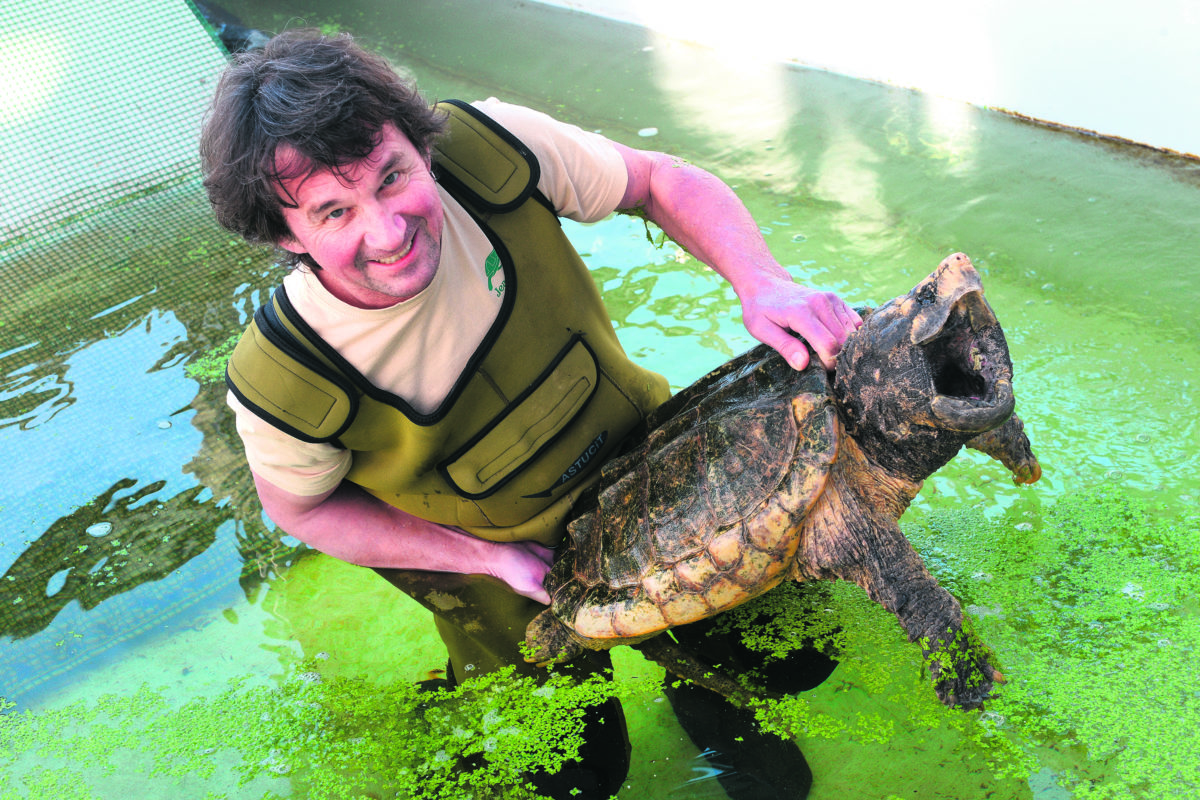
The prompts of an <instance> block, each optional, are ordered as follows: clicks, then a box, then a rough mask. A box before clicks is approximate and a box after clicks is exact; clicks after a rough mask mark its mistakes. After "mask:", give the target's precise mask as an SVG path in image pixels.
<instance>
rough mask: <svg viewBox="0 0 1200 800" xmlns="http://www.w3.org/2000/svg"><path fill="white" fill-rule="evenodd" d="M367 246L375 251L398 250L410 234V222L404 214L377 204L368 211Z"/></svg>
mask: <svg viewBox="0 0 1200 800" xmlns="http://www.w3.org/2000/svg"><path fill="white" fill-rule="evenodd" d="M367 223H368V226H367V232H366V236H365V240H366V244H367V246H368V247H370V248H371V249H373V250H380V251H383V252H389V251H392V250H398V249H399V248H400V246H401V245H402V244H404V238H405V236H406V235H407V234H408V221H407V220H406V219H405V217H404V215H403V214H400V213H398V212H396V211H395V210H394V209H391V208H389V207H388V206H387V205H386V204H383V203H375V204H374V205H373V206H372V208H371V209H370V210H369V211H368V219H367Z"/></svg>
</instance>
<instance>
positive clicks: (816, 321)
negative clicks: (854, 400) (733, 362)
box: [742, 274, 862, 372]
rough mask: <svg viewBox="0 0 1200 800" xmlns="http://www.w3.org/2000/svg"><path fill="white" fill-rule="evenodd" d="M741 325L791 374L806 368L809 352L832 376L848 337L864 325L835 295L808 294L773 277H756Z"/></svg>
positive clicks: (788, 281)
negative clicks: (773, 352) (777, 356)
mask: <svg viewBox="0 0 1200 800" xmlns="http://www.w3.org/2000/svg"><path fill="white" fill-rule="evenodd" d="M743 294H744V296H743V297H742V321H743V322H744V323H745V325H746V330H747V331H749V332H750V335H751V336H753V337H754V338H755V339H758V340H759V341H760V342H762V343H763V344H766V345H769V346H771V347H773V348H775V349H776V350H777V351H779V354H780V355H781V356H783V357H784V359H786V360H787V362H788V364H790V365H791V366H792V369H797V370H801V369H804V368H805V367H807V366H808V360H809V359H808V349H807V348H806V347H805V346H804V342H802V341H800V339H798V338H797V337H798V336H799V337H803V338H804V340H805V341H807V342H808V343H809V345H810V346H811V347H812V349H813V350H814V351H815V352H816V354H817V357H818V358H819V359H820V360H821V364H822V365H823V366H824V367H825V369H826V370H829V371H831V372H832V371H833V368H834V365H835V364H836V363H837V354H838V353H839V352H841V349H842V343H843V342H845V341H846V337H847V336H849V335H850V334H851V333H853V332H854V331H855V330H857V329H858V327H859V326H860V325H862V319H861V318H860V317H859V316H858V314H857V313H855V311H854V309H852V308H850V306H848V305H846V303H845V301H843V300H842V299H841V298H840V297H838V296H837V295H836V294H834V293H833V292H822V291H818V290H816V289H809V288H807V287H805V286H801V285H800V284H798V283H794V282H792V281H791V279H790V278H780V277H778V276H776V275H774V274H764V275H762V276H760V277H757V278H756V279H755V280H754V281H753V282H752V283H751V285H750V289H749V290H745V289H744V290H743Z"/></svg>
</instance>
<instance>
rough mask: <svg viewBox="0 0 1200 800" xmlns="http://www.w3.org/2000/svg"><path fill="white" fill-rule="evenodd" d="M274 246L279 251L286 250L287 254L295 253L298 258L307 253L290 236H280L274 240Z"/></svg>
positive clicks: (302, 246)
mask: <svg viewBox="0 0 1200 800" xmlns="http://www.w3.org/2000/svg"><path fill="white" fill-rule="evenodd" d="M275 244H277V245H278V246H279V247H280V248H281V249H283V250H287V251H288V252H289V253H295V254H296V255H298V256H301V255H304V254H305V253H307V252H308V251H307V250H305V249H304V245H302V244H300V243H299V242H297V241H296V240H295V239H293V238H292V237H291V236H280V237H279V238H278V239H276V240H275Z"/></svg>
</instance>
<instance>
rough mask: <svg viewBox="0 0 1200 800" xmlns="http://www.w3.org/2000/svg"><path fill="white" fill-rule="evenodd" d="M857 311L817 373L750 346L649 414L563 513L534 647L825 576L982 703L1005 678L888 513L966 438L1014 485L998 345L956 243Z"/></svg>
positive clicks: (585, 644)
mask: <svg viewBox="0 0 1200 800" xmlns="http://www.w3.org/2000/svg"><path fill="white" fill-rule="evenodd" d="M862 313H864V314H865V316H864V323H863V326H862V327H861V328H860V329H859V330H858V331H856V332H855V333H854V334H852V335H851V336H850V337H849V339H848V340H847V341H846V343H845V345H844V347H843V349H842V352H841V354H840V355H839V357H838V361H837V369H836V372H835V376H834V378H833V380H832V386H831V381H830V376H829V375H827V374H826V372H825V371H824V369H822V368H821V367H820V365H819V363H818V362H817V360H816V359H815V358H814V359H813V361H812V364H813V366H810V367H809V368H808V369H806V370H803V371H800V372H797V371H795V370H792V369H791V368H790V367H789V366H788V365H787V364H786V362H784V361H783V359H782V358H781V357H779V356H778V354H776V353H774V351H771V350H769V349H768V348H766V347H765V346H759V347H757V348H755V349H753V350H751V351H749V352H748V353H745V354H743V355H742V356H740V357H738V358H735V359H733V360H732V361H730V362H728V363H727V364H725V365H724V366H722V367H720V368H718V369H716V370H715V371H713V372H712V373H710V374H709V375H707V376H705V377H704V378H702V379H701V380H700V381H698V382H697V383H695V384H694V385H692V386H691V387H689V388H688V389H685V390H684V391H682V392H680V393H679V394H677V395H675V396H674V397H673V398H671V399H670V400H668V401H667V402H666V403H665V404H664V405H663V406H662V407H661V408H660V409H658V410H657V411H656V412H655V413H654V414H653V415H652V416H651V418H650V420H649V421H648V423H647V426H646V429H645V431H644V432H643V434H642V435H641V436H636V435H635V436H634V437H632V439H631V441H632V442H633V444H631V445H630V446H628V447H627V448H626V451H625V453H624V454H623V455H622V456H620V457H618V458H616V459H614V460H613V461H611V462H609V463H608V464H607V465H605V466H604V468H603V470H602V473H601V477H600V479H599V481H598V482H597V484H596V486H595V487H593V490H592V493H591V495H590V499H589V500H588V501H587V505H586V506H585V507H584V510H582V511H580V512H579V513H578V515H577V516H576V517H575V518H574V519H573V521H572V522H571V523H570V525H569V527H568V532H569V536H568V543H567V544H566V545H565V546H564V548H563V551H562V552H561V553H560V555H559V557H558V559H557V560H556V562H555V564H554V566H553V568H552V569H551V571H550V573H549V574H548V575H547V577H546V581H545V586H546V588H547V590H548V591H549V592H550V595H551V597H552V603H551V606H550V607H549V608H548V609H547V610H546V611H544V612H542V613H541V614H540V615H539V616H538V617H536V618H535V619H534V620H533V621H532V622H531V623H530V625H529V626H528V629H527V631H526V644H527V646H528V647H529V656H528V657H529V660H531V661H537V662H539V663H546V662H550V661H555V660H566V659H569V658H571V657H573V656H574V655H576V654H578V653H579V652H581V648H592V649H602V648H608V647H612V646H614V645H617V644H637V643H639V642H643V641H644V640H647V639H650V638H651V637H654V636H655V635H656V634H659V633H661V632H662V631H665V630H666V629H668V628H671V627H674V626H676V625H684V624H687V623H689V622H694V621H697V620H700V619H703V618H706V617H710V616H713V615H715V614H718V613H720V612H722V611H726V610H728V609H730V608H733V607H734V606H737V605H739V604H741V603H744V602H746V601H747V600H749V599H751V598H753V597H756V596H758V595H761V594H763V593H764V592H766V591H768V590H769V589H771V588H772V587H774V586H776V585H777V584H779V583H780V582H781V581H783V580H786V579H788V578H791V579H793V580H797V581H805V580H834V579H839V578H840V579H842V580H847V581H853V582H854V583H856V584H858V585H859V586H862V587H863V588H864V589H865V590H866V591H867V593H868V594H869V596H870V597H871V598H872V599H873V600H875V601H876V602H878V603H880V604H882V605H883V606H884V607H885V608H887V609H888V610H889V611H891V612H892V613H893V614H895V615H896V616H897V617H898V618H899V620H900V624H901V625H902V626H903V628H904V630H905V631H906V632H907V634H908V637H909V640H910V641H918V640H919V641H920V642H921V643H922V646H923V648H924V650H925V653H926V655H927V656H928V657H929V661H930V667H931V672H932V673H933V680H934V687H935V689H936V691H937V694H938V696H939V698H941V700H942V701H943V702H944V703H946V704H948V705H958V706H962V707H966V708H972V707H977V706H978V705H980V704H981V703H982V701H983V699H985V698H986V697H987V695H988V693H989V691H990V689H991V687H992V684H993V681H1002V680H1003V676H1001V674H1000V673H999V671H997V670H996V669H995V667H993V666H992V664H991V663H990V653H989V652H988V651H987V649H986V648H985V647H983V646H982V645H980V644H978V643H977V642H973V641H969V639H968V637H966V636H965V635H964V634H963V632H962V624H963V617H962V610H961V608H960V606H959V603H958V601H957V600H956V599H955V598H954V597H953V596H951V595H950V593H949V592H947V591H946V590H945V589H943V588H942V587H941V586H940V585H939V584H938V583H937V581H936V580H935V579H934V578H933V576H932V575H930V573H929V571H928V570H927V569H926V568H925V566H924V564H923V563H922V561H921V558H920V556H918V555H917V553H916V551H914V550H913V548H912V546H911V545H910V544H909V543H908V540H907V539H906V538H905V537H904V535H903V534H902V533H901V531H900V528H899V526H898V524H897V520H898V519H899V518H900V516H901V515H902V514H903V513H904V511H905V509H906V508H907V507H908V505H909V503H910V502H911V501H912V499H913V497H915V496H916V494H917V492H918V490H919V489H920V488H921V484H922V482H923V481H924V480H925V478H927V477H929V476H930V475H932V474H933V473H934V472H935V471H936V470H938V469H939V468H940V467H942V466H943V465H944V464H946V463H947V462H948V461H949V460H950V459H951V458H953V457H954V456H955V454H957V453H958V452H959V450H960V449H961V448H962V447H963V445H967V446H971V447H975V448H977V449H980V450H982V451H983V452H986V453H988V454H989V455H991V456H992V457H994V458H996V459H998V460H1000V461H1001V462H1002V463H1004V465H1005V466H1007V467H1008V468H1009V470H1010V471H1011V472H1012V473H1013V475H1014V480H1015V481H1016V482H1017V483H1033V482H1034V481H1036V480H1037V479H1038V478H1039V477H1040V476H1041V468H1040V467H1039V465H1038V462H1037V460H1036V458H1035V457H1034V455H1033V453H1032V451H1031V449H1030V445H1029V440H1028V439H1027V438H1026V436H1025V434H1024V431H1023V425H1022V423H1021V420H1020V419H1019V418H1018V417H1016V416H1015V415H1013V413H1012V412H1013V406H1014V397H1013V391H1012V363H1011V361H1010V359H1009V354H1008V346H1007V343H1006V341H1005V338H1004V334H1003V332H1002V331H1001V329H1000V325H999V323H998V322H997V321H996V317H995V315H994V314H993V313H992V309H991V307H990V306H989V305H988V304H987V301H985V300H984V298H983V287H982V284H981V283H980V279H979V275H978V273H977V272H976V271H975V268H974V267H973V266H972V265H971V262H970V260H969V259H968V258H967V257H966V256H965V255H963V254H961V253H958V254H954V255H952V256H949V257H948V258H946V260H944V261H943V262H942V263H941V264H940V265H939V266H938V268H937V270H936V271H934V272H933V274H931V275H930V276H929V277H927V278H926V279H925V280H923V281H921V283H919V284H918V285H917V286H916V287H915V288H914V289H913V290H912V291H911V292H909V293H908V294H906V295H904V296H902V297H898V298H896V299H894V300H892V301H890V302H888V303H886V304H884V305H883V306H881V307H880V308H878V309H876V310H874V311H867V312H862ZM659 641H664V642H665V641H667V640H665V639H663V640H659ZM648 644H650V642H647V643H646V645H648ZM646 645H642V648H643V649H645V650H650V648H648V647H647V646H646ZM659 652H662V651H661V650H660V651H659ZM674 652H676V653H677V651H674ZM651 657H654V655H653V654H652V653H651ZM688 677H693V676H692V675H688ZM712 688H718V690H720V688H719V687H712ZM731 699H732V698H731Z"/></svg>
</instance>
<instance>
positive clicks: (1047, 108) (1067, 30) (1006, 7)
mask: <svg viewBox="0 0 1200 800" xmlns="http://www.w3.org/2000/svg"><path fill="white" fill-rule="evenodd" d="M539 2H543V3H547V4H549V5H556V6H562V7H566V8H572V9H576V10H579V11H585V12H588V13H592V14H597V15H600V16H605V17H610V18H612V19H618V20H623V21H627V22H633V23H636V24H639V25H643V26H645V27H646V28H648V29H650V30H652V31H656V32H659V33H663V34H666V35H670V36H674V37H678V38H684V39H690V40H693V41H696V42H699V43H701V44H706V45H710V46H714V47H720V48H722V49H727V50H729V51H731V52H733V53H736V54H738V55H739V56H740V57H750V56H754V57H766V58H770V59H775V60H783V61H793V62H796V63H799V64H804V65H806V66H811V67H818V68H821V69H828V70H830V71H833V72H839V73H843V74H846V75H850V76H853V77H858V78H865V79H868V80H874V81H879V82H883V83H890V84H895V85H898V86H903V87H907V88H914V89H919V90H921V91H923V92H928V93H931V94H934V95H941V96H944V97H948V98H952V99H956V100H963V101H966V102H969V103H973V104H975V105H981V106H986V107H990V108H998V109H1004V110H1006V111H1010V112H1013V113H1016V114H1020V115H1024V116H1029V117H1033V118H1035V119H1038V120H1042V121H1046V122H1050V123H1054V124H1058V125H1063V126H1066V127H1071V128H1078V129H1082V130H1086V131H1093V132H1096V133H1098V134H1101V135H1103V136H1108V137H1114V138H1121V139H1127V140H1130V141H1133V142H1137V143H1140V144H1145V145H1149V146H1151V147H1155V148H1159V149H1166V150H1173V151H1177V152H1180V153H1184V154H1191V155H1196V154H1200V105H1198V104H1196V103H1195V102H1189V100H1191V99H1194V98H1195V97H1197V96H1200V58H1197V55H1198V54H1200V52H1198V51H1200V46H1198V45H1197V42H1200V7H1198V6H1196V5H1195V4H1194V3H1192V2H1191V0H1147V2H1142V3H1137V4H1136V5H1132V6H1131V5H1129V4H1127V3H1117V2H1113V1H1112V0H1101V1H1100V2H1084V1H1083V0H1049V2H1046V0H979V1H978V2H971V3H963V2H955V1H954V0H926V1H925V2H921V3H916V4H909V3H893V2H888V0H857V2H853V3H814V2H800V3H797V2H793V1H791V0H787V1H785V0H742V2H740V3H738V4H737V8H738V10H739V13H738V14H737V15H736V17H734V16H733V15H731V14H730V13H729V8H728V7H727V6H725V5H706V4H697V3H694V2H689V0H651V1H650V2H646V1H645V0H539ZM764 20H770V24H769V25H764V24H763V21H764Z"/></svg>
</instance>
